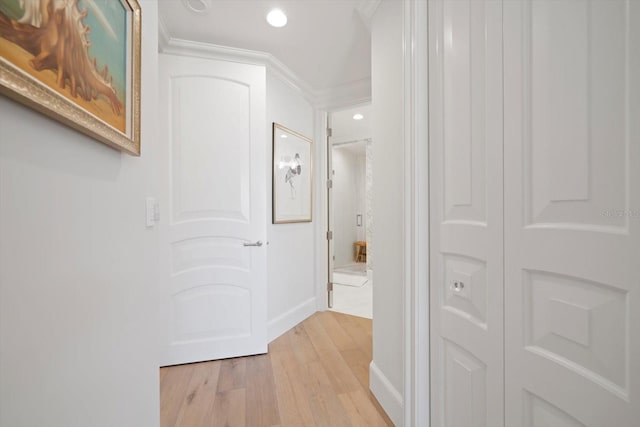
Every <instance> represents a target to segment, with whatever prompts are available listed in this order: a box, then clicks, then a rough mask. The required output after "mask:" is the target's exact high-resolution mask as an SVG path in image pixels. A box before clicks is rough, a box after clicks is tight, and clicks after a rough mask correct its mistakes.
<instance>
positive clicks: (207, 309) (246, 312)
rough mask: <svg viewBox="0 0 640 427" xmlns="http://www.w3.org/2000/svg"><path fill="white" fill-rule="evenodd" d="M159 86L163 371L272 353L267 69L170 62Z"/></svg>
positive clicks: (165, 61) (164, 62)
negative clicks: (164, 198) (164, 209)
mask: <svg viewBox="0 0 640 427" xmlns="http://www.w3.org/2000/svg"><path fill="white" fill-rule="evenodd" d="M160 79H161V80H160V82H161V84H160V99H161V101H162V106H163V111H164V112H165V114H164V115H163V117H161V119H160V123H159V124H158V126H160V128H161V130H162V132H161V134H162V135H166V138H167V139H168V150H167V151H168V158H167V168H168V173H167V176H168V178H169V179H168V182H167V187H168V188H169V209H168V210H169V215H168V218H167V219H166V225H165V226H163V227H162V228H161V230H162V236H163V239H162V245H163V247H164V248H165V251H163V252H164V253H165V256H166V258H165V259H164V262H165V264H166V265H168V269H167V270H168V277H167V278H166V282H165V283H163V296H164V298H163V304H162V316H163V318H164V320H165V324H164V325H163V330H164V332H165V336H164V342H163V344H164V345H163V352H162V356H161V362H162V365H175V364H180V363H189V362H198V361H203V360H212V359H221V358H227V357H235V356H244V355H249V354H256V353H266V351H267V329H266V323H267V322H266V320H267V319H266V317H267V293H266V246H265V243H264V242H265V239H266V224H267V214H266V206H267V204H266V193H267V185H266V183H265V176H266V170H265V168H266V166H267V162H268V160H267V157H266V147H267V143H268V141H267V140H266V135H267V127H266V123H265V87H266V77H265V69H264V67H261V66H254V65H245V64H238V63H232V62H224V61H214V60H208V59H200V58H191V57H186V56H172V55H161V57H160ZM258 241H260V243H257V242H258ZM258 245H259V246H258Z"/></svg>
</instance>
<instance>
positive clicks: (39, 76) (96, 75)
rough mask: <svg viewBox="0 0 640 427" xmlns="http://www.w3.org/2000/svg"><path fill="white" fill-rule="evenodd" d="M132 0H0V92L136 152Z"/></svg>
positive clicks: (136, 39) (137, 18) (136, 15)
mask: <svg viewBox="0 0 640 427" xmlns="http://www.w3.org/2000/svg"><path fill="white" fill-rule="evenodd" d="M140 30H141V11H140V6H139V4H138V2H137V1H136V0H0V93H3V94H4V95H7V96H9V97H10V98H13V99H15V100H17V101H19V102H22V103H24V104H26V105H27V106H29V107H31V108H33V109H35V110H38V111H40V112H42V113H44V114H46V115H48V116H50V117H53V118H55V119H57V120H59V121H61V122H63V123H65V124H66V125H68V126H71V127H73V128H74V129H76V130H78V131H80V132H83V133H85V134H87V135H89V136H91V137H93V138H95V139H97V140H98V141H101V142H104V143H105V144H107V145H110V146H111V147H114V148H117V149H119V150H122V151H125V152H127V153H130V154H133V155H140V41H141V40H140Z"/></svg>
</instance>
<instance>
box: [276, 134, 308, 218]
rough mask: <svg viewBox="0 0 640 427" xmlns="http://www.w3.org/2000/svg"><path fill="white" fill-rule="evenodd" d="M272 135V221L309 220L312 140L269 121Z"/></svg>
mask: <svg viewBox="0 0 640 427" xmlns="http://www.w3.org/2000/svg"><path fill="white" fill-rule="evenodd" d="M272 139H273V156H272V157H273V163H272V166H273V168H272V179H273V180H272V183H273V191H272V211H273V212H272V213H273V219H272V222H273V223H274V224H285V223H292V222H311V221H312V219H313V141H312V140H311V139H310V138H307V137H306V136H304V135H302V134H299V133H297V132H294V131H292V130H290V129H287V128H286V127H284V126H282V125H279V124H278V123H273V126H272Z"/></svg>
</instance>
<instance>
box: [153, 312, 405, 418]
mask: <svg viewBox="0 0 640 427" xmlns="http://www.w3.org/2000/svg"><path fill="white" fill-rule="evenodd" d="M371 347H372V343H371V320H369V319H364V318H361V317H355V316H349V315H346V314H342V313H335V312H331V311H326V312H318V313H316V314H314V315H313V316H311V317H310V318H308V319H307V320H305V321H304V322H302V323H300V324H299V325H297V326H296V327H294V328H293V329H291V330H290V331H288V332H287V333H285V334H284V335H282V336H281V337H279V338H278V339H276V340H274V341H273V342H272V343H271V344H269V353H268V354H265V355H259V356H249V357H239V358H235V359H226V360H216V361H213V362H203V363H194V364H190V365H180V366H172V367H168V368H161V369H160V407H161V409H160V411H161V412H160V422H161V427H201V426H202V427H204V426H207V427H209V426H211V427H227V426H228V427H235V426H246V427H263V426H264V427H275V426H280V427H298V426H327V427H338V426H393V424H392V423H391V420H389V418H388V417H387V415H386V414H385V413H384V411H383V410H382V408H381V407H380V405H379V404H378V402H377V401H376V399H375V398H374V397H373V395H372V394H371V393H370V392H369V363H370V362H371Z"/></svg>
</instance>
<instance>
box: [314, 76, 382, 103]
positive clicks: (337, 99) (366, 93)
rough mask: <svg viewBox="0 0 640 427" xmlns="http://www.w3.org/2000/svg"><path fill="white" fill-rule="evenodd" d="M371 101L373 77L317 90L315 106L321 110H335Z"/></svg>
mask: <svg viewBox="0 0 640 427" xmlns="http://www.w3.org/2000/svg"><path fill="white" fill-rule="evenodd" d="M370 102H371V78H370V77H367V78H366V79H361V80H356V81H353V82H349V83H344V84H341V85H338V86H334V87H332V88H328V89H323V90H319V91H316V92H315V102H314V106H315V107H316V108H318V109H321V110H327V111H334V110H339V109H341V108H346V107H351V106H354V105H358V104H368V103H370Z"/></svg>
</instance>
